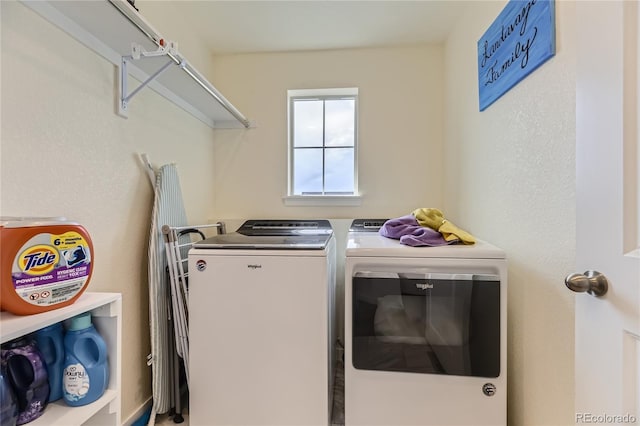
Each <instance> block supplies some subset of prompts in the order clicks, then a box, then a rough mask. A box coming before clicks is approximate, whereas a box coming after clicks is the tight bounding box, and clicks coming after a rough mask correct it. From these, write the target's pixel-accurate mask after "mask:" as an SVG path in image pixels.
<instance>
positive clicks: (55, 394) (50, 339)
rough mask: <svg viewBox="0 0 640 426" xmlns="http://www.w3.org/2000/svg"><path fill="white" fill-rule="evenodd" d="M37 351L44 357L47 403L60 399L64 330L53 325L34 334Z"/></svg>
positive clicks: (60, 324) (59, 326) (57, 325)
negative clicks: (47, 388) (47, 385)
mask: <svg viewBox="0 0 640 426" xmlns="http://www.w3.org/2000/svg"><path fill="white" fill-rule="evenodd" d="M35 338H36V343H37V344H38V349H39V350H40V353H41V354H42V356H43V357H44V362H45V363H46V364H47V372H48V373H49V389H50V392H49V402H53V401H57V400H59V399H60V398H62V370H63V368H64V341H63V339H64V330H63V328H62V323H59V322H58V323H55V324H53V325H50V326H48V327H45V328H43V329H40V330H38V331H36V333H35Z"/></svg>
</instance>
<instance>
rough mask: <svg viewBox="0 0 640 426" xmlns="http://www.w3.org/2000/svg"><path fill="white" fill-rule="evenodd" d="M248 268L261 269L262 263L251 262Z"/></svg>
mask: <svg viewBox="0 0 640 426" xmlns="http://www.w3.org/2000/svg"><path fill="white" fill-rule="evenodd" d="M247 268H249V269H253V270H256V269H261V268H262V265H256V264H250V265H247Z"/></svg>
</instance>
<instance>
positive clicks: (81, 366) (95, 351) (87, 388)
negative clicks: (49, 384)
mask: <svg viewBox="0 0 640 426" xmlns="http://www.w3.org/2000/svg"><path fill="white" fill-rule="evenodd" d="M64 350H65V355H64V370H63V374H62V396H63V397H64V401H65V402H66V403H67V405H71V406H73V407H77V406H80V405H86V404H90V403H92V402H94V401H96V400H97V399H98V398H100V397H101V396H102V394H103V393H104V391H105V390H106V389H107V385H108V384H109V363H108V359H107V345H106V343H105V341H104V339H103V338H102V336H100V334H99V333H98V331H97V330H96V329H95V327H94V326H93V324H92V323H91V314H90V313H89V312H85V313H83V314H80V315H76V316H75V317H73V318H71V320H70V322H69V326H68V328H67V333H66V334H65V336H64Z"/></svg>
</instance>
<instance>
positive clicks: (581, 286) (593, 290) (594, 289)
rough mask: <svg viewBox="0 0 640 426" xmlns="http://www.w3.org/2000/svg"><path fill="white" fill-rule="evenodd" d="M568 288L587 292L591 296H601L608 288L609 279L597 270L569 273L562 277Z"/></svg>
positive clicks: (578, 291) (577, 291)
mask: <svg viewBox="0 0 640 426" xmlns="http://www.w3.org/2000/svg"><path fill="white" fill-rule="evenodd" d="M564 283H565V285H566V286H567V287H569V290H572V291H575V292H576V293H583V292H585V291H586V292H587V293H589V294H591V295H592V296H603V295H604V294H605V293H606V292H607V290H608V289H609V280H607V277H605V276H604V275H602V274H601V273H600V272H598V271H586V272H585V273H584V275H583V274H571V275H568V276H567V278H565V279H564Z"/></svg>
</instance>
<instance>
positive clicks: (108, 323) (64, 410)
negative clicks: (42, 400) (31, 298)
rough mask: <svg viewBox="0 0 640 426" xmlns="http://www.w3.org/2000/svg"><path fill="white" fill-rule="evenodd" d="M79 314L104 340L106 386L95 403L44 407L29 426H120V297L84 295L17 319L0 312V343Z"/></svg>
mask: <svg viewBox="0 0 640 426" xmlns="http://www.w3.org/2000/svg"><path fill="white" fill-rule="evenodd" d="M83 312H91V316H92V322H93V324H94V326H95V327H96V329H97V330H98V332H99V333H100V335H101V336H102V337H103V338H104V340H105V342H106V344H107V349H108V352H109V353H108V357H109V358H108V359H109V386H108V387H107V390H106V391H105V393H104V395H102V397H101V398H100V399H98V400H97V401H95V402H93V403H91V404H88V405H84V406H81V407H70V406H68V405H66V404H65V403H64V401H62V400H59V401H56V402H53V403H51V404H48V405H47V408H46V409H45V412H44V414H42V416H40V417H39V418H37V419H36V420H34V421H33V422H30V423H29V425H33V426H45V425H46V426H50V425H59V426H76V425H109V426H120V424H121V413H120V392H121V388H120V387H121V384H120V383H121V369H122V367H121V365H122V355H121V354H122V344H121V343H122V296H121V295H120V293H89V292H85V293H83V294H82V296H80V298H79V299H78V300H77V301H76V302H75V303H73V304H72V305H70V306H65V307H64V308H59V309H54V310H52V311H48V312H43V313H41V314H36V315H25V316H18V315H13V314H10V313H9V312H0V337H1V341H0V343H5V342H8V341H10V340H13V339H15V338H18V337H21V336H24V335H26V334H29V333H32V332H34V331H36V330H39V329H41V328H43V327H46V326H48V325H51V324H55V323H57V322H60V321H64V320H66V319H68V318H71V317H73V316H75V315H78V314H81V313H83Z"/></svg>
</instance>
